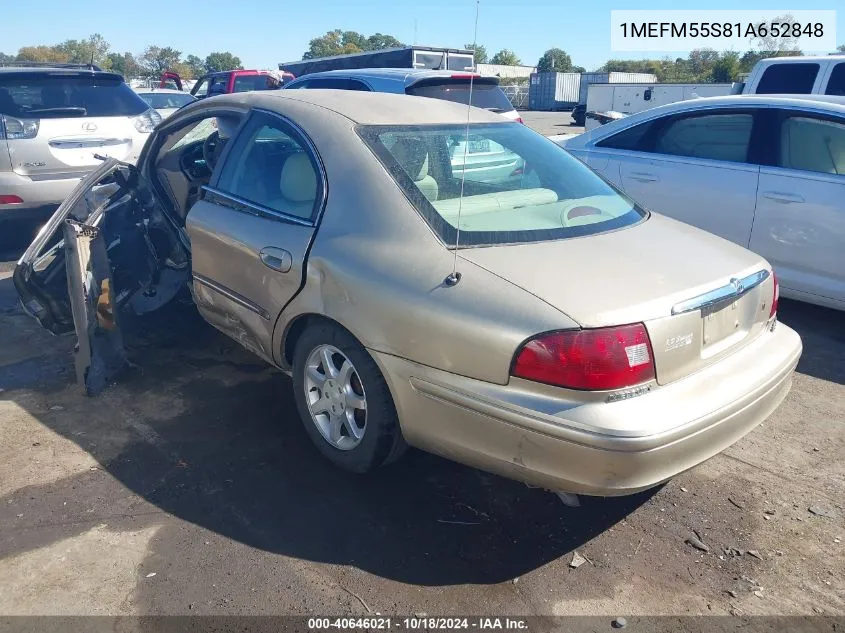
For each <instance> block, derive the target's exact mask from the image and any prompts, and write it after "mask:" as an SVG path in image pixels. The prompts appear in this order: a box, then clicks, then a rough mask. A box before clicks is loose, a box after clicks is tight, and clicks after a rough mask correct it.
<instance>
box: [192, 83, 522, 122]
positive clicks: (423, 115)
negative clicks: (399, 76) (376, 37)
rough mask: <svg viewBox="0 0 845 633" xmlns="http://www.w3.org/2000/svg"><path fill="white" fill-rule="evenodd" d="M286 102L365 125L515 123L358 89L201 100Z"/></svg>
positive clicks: (277, 106)
mask: <svg viewBox="0 0 845 633" xmlns="http://www.w3.org/2000/svg"><path fill="white" fill-rule="evenodd" d="M284 101H297V102H300V103H308V104H313V105H315V106H318V107H321V108H325V109H326V110H331V111H332V112H335V113H337V114H339V115H341V116H344V117H346V118H347V119H350V120H351V121H354V122H355V123H360V124H362V125H432V124H465V123H466V122H467V120H468V119H469V122H470V123H501V124H509V123H512V121H509V120H508V119H506V118H504V117H502V116H501V115H498V114H495V113H493V112H488V111H487V110H483V109H481V108H469V110H470V112H469V114H468V113H467V109H468V108H467V106H466V105H462V104H459V103H453V102H451V101H445V100H441V99H431V98H429V97H412V96H409V95H405V94H394V93H387V92H364V91H356V90H320V89H316V90H259V91H255V92H240V93H235V94H232V95H220V96H216V97H209V98H207V99H202V100H201V101H200V102H199V103H201V104H207V105H209V106H210V105H212V104H215V103H224V102H228V103H233V104H237V105H242V106H243V105H246V106H248V107H260V108H263V109H267V110H273V111H277V112H283V109H284ZM187 107H189V108H193V107H195V106H194V105H189V106H187ZM517 125H518V124H517Z"/></svg>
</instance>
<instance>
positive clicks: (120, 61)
mask: <svg viewBox="0 0 845 633" xmlns="http://www.w3.org/2000/svg"><path fill="white" fill-rule="evenodd" d="M108 67H109V68H110V69H111V70H113V71H114V72H116V73H120V74H121V75H123V77H124V78H125V79H133V78H135V77H139V76H140V75H141V67H140V66H139V65H138V62H137V61H135V57H134V56H133V55H132V53H128V52H127V53H123V54H122V55H121V54H120V53H109V56H108Z"/></svg>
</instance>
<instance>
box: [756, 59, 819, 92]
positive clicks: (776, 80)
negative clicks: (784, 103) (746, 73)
mask: <svg viewBox="0 0 845 633" xmlns="http://www.w3.org/2000/svg"><path fill="white" fill-rule="evenodd" d="M818 74H819V65H818V64H792V63H784V64H773V65H772V66H769V67H768V68H767V69H766V70H765V71H764V72H763V76H762V77H761V78H760V83H759V84H758V85H757V91H756V92H757V94H761V95H793V94H794V95H804V94H810V93H812V92H813V84H814V83H816V75H818Z"/></svg>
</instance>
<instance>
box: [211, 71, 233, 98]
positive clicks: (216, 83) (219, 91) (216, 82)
mask: <svg viewBox="0 0 845 633" xmlns="http://www.w3.org/2000/svg"><path fill="white" fill-rule="evenodd" d="M228 89H229V75H228V74H226V75H214V76H213V77H211V85H210V86H209V87H208V96H212V95H223V94H226V91H227V90H228Z"/></svg>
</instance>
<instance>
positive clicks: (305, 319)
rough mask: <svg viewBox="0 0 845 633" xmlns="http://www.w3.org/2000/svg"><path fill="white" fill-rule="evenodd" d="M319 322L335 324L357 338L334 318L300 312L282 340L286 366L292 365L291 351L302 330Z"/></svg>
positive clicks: (292, 351)
mask: <svg viewBox="0 0 845 633" xmlns="http://www.w3.org/2000/svg"><path fill="white" fill-rule="evenodd" d="M321 322H322V323H328V324H331V325H336V326H337V327H339V328H341V329H342V330H344V331H345V332H347V333H348V334H349V335H350V336H351V337H352V338H354V339H355V340H356V341H357V340H358V337H356V336H355V335H354V334H352V332H350V331H349V330H347V329H346V328H345V327H343V326H342V325H341V324H340V323H338V322H337V321H335V320H334V319H330V318H329V317H326V316H323V315H322V314H300V315H299V316H298V317H296V318H295V319H294V320H293V321H292V322H291V324H290V325H288V327H287V332H286V333H285V337H284V340H283V341H282V358H283V359H284V361H285V364H286V365H287V366H288V367H292V366H293V353H294V350H295V349H296V343H297V341H299V337H300V336H302V334H303V332H305V330H306V329H308V327H309V326H311V325H316V324H317V323H321ZM359 342H360V341H359Z"/></svg>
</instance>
